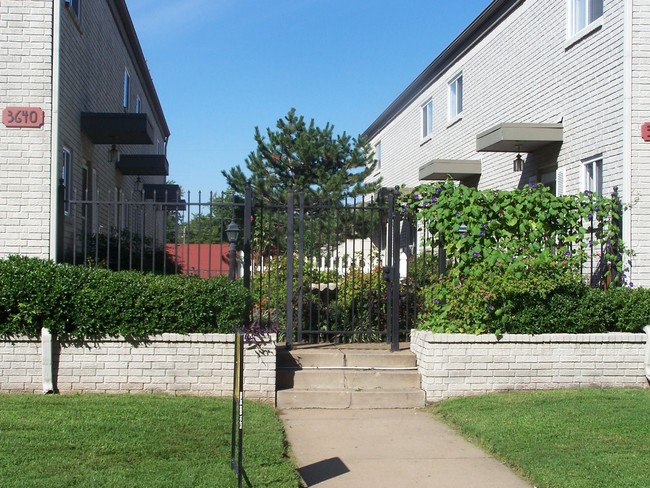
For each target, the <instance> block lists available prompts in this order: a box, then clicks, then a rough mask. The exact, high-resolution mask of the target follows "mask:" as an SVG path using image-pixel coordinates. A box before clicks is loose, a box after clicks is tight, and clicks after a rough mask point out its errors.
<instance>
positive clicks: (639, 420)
mask: <svg viewBox="0 0 650 488" xmlns="http://www.w3.org/2000/svg"><path fill="white" fill-rule="evenodd" d="M433 411H434V412H435V414H436V415H439V416H441V417H442V418H443V419H444V420H445V421H447V422H448V423H449V424H451V425H452V426H454V427H455V428H457V429H458V430H460V431H461V432H463V433H464V434H465V435H466V436H467V437H468V438H470V439H472V440H474V441H476V442H477V443H478V444H479V445H480V446H482V447H483V448H484V449H485V450H487V451H488V452H491V453H493V454H495V456H496V457H498V458H499V459H501V460H503V461H505V462H506V463H507V464H509V465H510V466H512V467H513V468H514V469H515V470H516V471H518V472H520V473H521V474H522V475H523V476H524V477H526V478H527V479H529V480H530V481H531V483H532V484H533V485H535V486H536V487H538V488H579V487H580V488H583V487H584V488H598V487H603V488H604V487H607V488H647V487H649V486H650V389H580V390H573V389H571V390H555V391H539V392H532V393H529V392H526V393H524V392H522V393H506V394H495V395H485V396H480V397H472V398H458V399H450V400H446V401H443V402H441V403H439V404H437V405H434V406H433Z"/></svg>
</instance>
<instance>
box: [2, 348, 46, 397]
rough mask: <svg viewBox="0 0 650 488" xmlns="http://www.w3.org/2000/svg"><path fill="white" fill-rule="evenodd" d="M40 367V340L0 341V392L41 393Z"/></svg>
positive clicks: (41, 369)
mask: <svg viewBox="0 0 650 488" xmlns="http://www.w3.org/2000/svg"><path fill="white" fill-rule="evenodd" d="M42 365H43V360H42V353H41V342H40V340H38V339H28V338H24V337H19V338H14V339H11V340H4V339H3V340H0V391H1V392H18V393H23V392H29V393H37V392H38V393H40V392H42V391H43V382H42V374H43V368H42Z"/></svg>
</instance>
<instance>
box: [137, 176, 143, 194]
mask: <svg viewBox="0 0 650 488" xmlns="http://www.w3.org/2000/svg"><path fill="white" fill-rule="evenodd" d="M135 192H136V193H138V194H140V193H142V180H141V179H140V177H139V176H138V177H137V178H136V180H135Z"/></svg>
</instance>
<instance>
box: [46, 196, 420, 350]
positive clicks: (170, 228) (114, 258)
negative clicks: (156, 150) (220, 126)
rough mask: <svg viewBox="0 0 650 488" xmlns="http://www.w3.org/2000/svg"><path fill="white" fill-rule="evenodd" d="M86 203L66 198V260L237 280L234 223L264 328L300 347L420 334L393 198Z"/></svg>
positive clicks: (243, 271)
mask: <svg viewBox="0 0 650 488" xmlns="http://www.w3.org/2000/svg"><path fill="white" fill-rule="evenodd" d="M73 196H74V195H73ZM81 197H82V198H76V197H75V198H70V199H69V200H65V199H64V195H63V192H62V191H60V195H59V214H60V215H59V222H60V223H61V226H60V227H61V228H60V229H59V231H58V249H59V253H60V256H59V258H58V259H59V260H60V261H68V262H71V263H73V264H86V265H93V266H106V267H108V268H110V269H114V270H126V269H136V270H140V271H144V272H154V273H163V274H175V273H184V274H198V275H199V276H201V277H204V278H209V277H211V276H216V275H224V274H225V275H228V274H230V273H231V272H232V271H233V269H232V267H231V265H230V261H232V259H231V257H232V256H231V254H230V253H232V254H233V255H234V254H235V251H234V249H232V248H231V249H229V244H228V241H227V239H226V233H227V230H228V229H227V227H229V225H232V224H233V223H234V224H236V226H237V227H239V229H240V230H241V231H242V232H241V234H240V238H239V240H238V243H237V252H236V255H237V256H238V258H237V263H236V267H237V270H236V272H235V273H232V274H231V275H236V276H237V277H238V278H240V279H243V281H244V284H245V286H246V287H248V288H249V289H250V290H251V292H252V294H253V297H254V299H253V303H252V306H251V314H250V318H251V324H252V327H253V328H256V327H259V328H260V329H266V330H269V329H270V330H275V331H277V332H278V333H279V334H280V337H281V340H284V341H286V343H287V344H288V345H291V344H293V343H294V342H309V343H316V342H386V343H389V344H391V347H392V348H393V349H397V348H398V345H399V341H404V340H406V339H407V331H408V328H409V327H411V326H412V325H413V321H412V319H413V318H414V317H415V313H410V312H407V310H409V306H410V305H409V302H408V300H404V297H403V296H402V295H403V293H401V290H402V289H404V287H405V285H406V283H407V280H406V277H405V276H404V275H405V272H404V266H402V268H403V269H402V273H400V257H401V258H402V259H403V257H404V256H403V255H401V254H400V253H401V252H402V251H403V250H404V248H405V247H408V245H407V244H406V241H407V240H408V239H406V240H405V237H404V235H403V234H404V229H405V223H404V222H402V219H401V215H400V213H399V212H398V211H396V209H395V194H394V193H393V192H392V191H383V192H382V193H381V194H380V195H379V196H378V197H377V198H370V199H362V198H359V199H357V200H349V201H346V202H332V201H330V202H322V201H319V202H314V201H308V198H307V197H306V196H305V195H304V194H301V193H296V194H294V193H291V192H290V193H289V194H288V197H287V201H286V202H281V203H271V202H268V201H264V200H263V199H262V198H259V197H258V198H256V196H255V195H254V194H253V191H252V190H251V189H250V188H248V189H247V190H246V193H245V195H244V199H243V200H242V199H239V198H235V197H234V196H233V195H230V196H227V195H221V196H220V197H217V196H214V195H212V194H210V197H209V198H208V200H207V201H202V200H201V194H200V193H199V195H198V200H197V201H192V199H191V198H190V195H189V194H188V195H187V200H185V199H183V198H181V195H180V193H170V192H167V191H164V192H160V193H156V192H153V193H152V194H151V195H149V194H147V193H146V191H142V192H141V193H139V194H136V195H135V198H133V199H132V200H128V201H127V200H126V199H124V198H121V197H120V196H119V195H113V198H111V196H110V195H107V196H106V197H105V198H102V199H100V198H98V197H97V195H95V198H94V199H92V198H90V195H89V192H85V193H84V194H83V195H81ZM229 222H230V224H229ZM411 238H412V236H411ZM409 242H410V241H409ZM402 264H404V263H402Z"/></svg>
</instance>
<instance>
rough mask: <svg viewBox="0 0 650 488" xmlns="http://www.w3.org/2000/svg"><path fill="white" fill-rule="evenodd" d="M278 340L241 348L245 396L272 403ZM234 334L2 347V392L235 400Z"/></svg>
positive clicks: (25, 343) (12, 343)
mask: <svg viewBox="0 0 650 488" xmlns="http://www.w3.org/2000/svg"><path fill="white" fill-rule="evenodd" d="M275 339H276V338H275V336H274V335H273V336H270V337H268V338H267V340H266V341H264V342H263V343H260V344H258V345H255V346H253V345H251V344H246V345H245V347H244V349H245V351H244V395H245V397H246V398H255V399H260V400H264V401H270V402H274V401H275ZM234 340H235V335H234V334H188V335H181V334H162V335H160V336H152V337H149V338H148V340H147V341H145V342H143V343H130V342H128V341H127V340H125V339H123V338H117V339H106V340H102V341H101V342H96V343H84V344H63V345H60V344H56V343H55V344H54V345H53V347H52V348H51V350H52V353H51V356H50V354H49V353H48V347H47V345H48V344H47V341H48V339H47V338H46V337H45V336H44V337H43V339H42V341H34V340H29V339H25V338H16V339H14V340H8V341H7V340H3V341H0V391H11V392H17V391H24V392H37V391H40V392H42V391H44V390H45V391H47V390H48V386H46V385H47V384H48V381H47V377H48V374H49V372H50V371H51V377H52V383H53V386H54V389H55V390H57V391H59V392H61V393H68V392H108V393H136V392H137V393H142V392H150V393H171V394H190V395H212V396H229V395H232V387H233V360H234V352H235V346H234Z"/></svg>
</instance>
